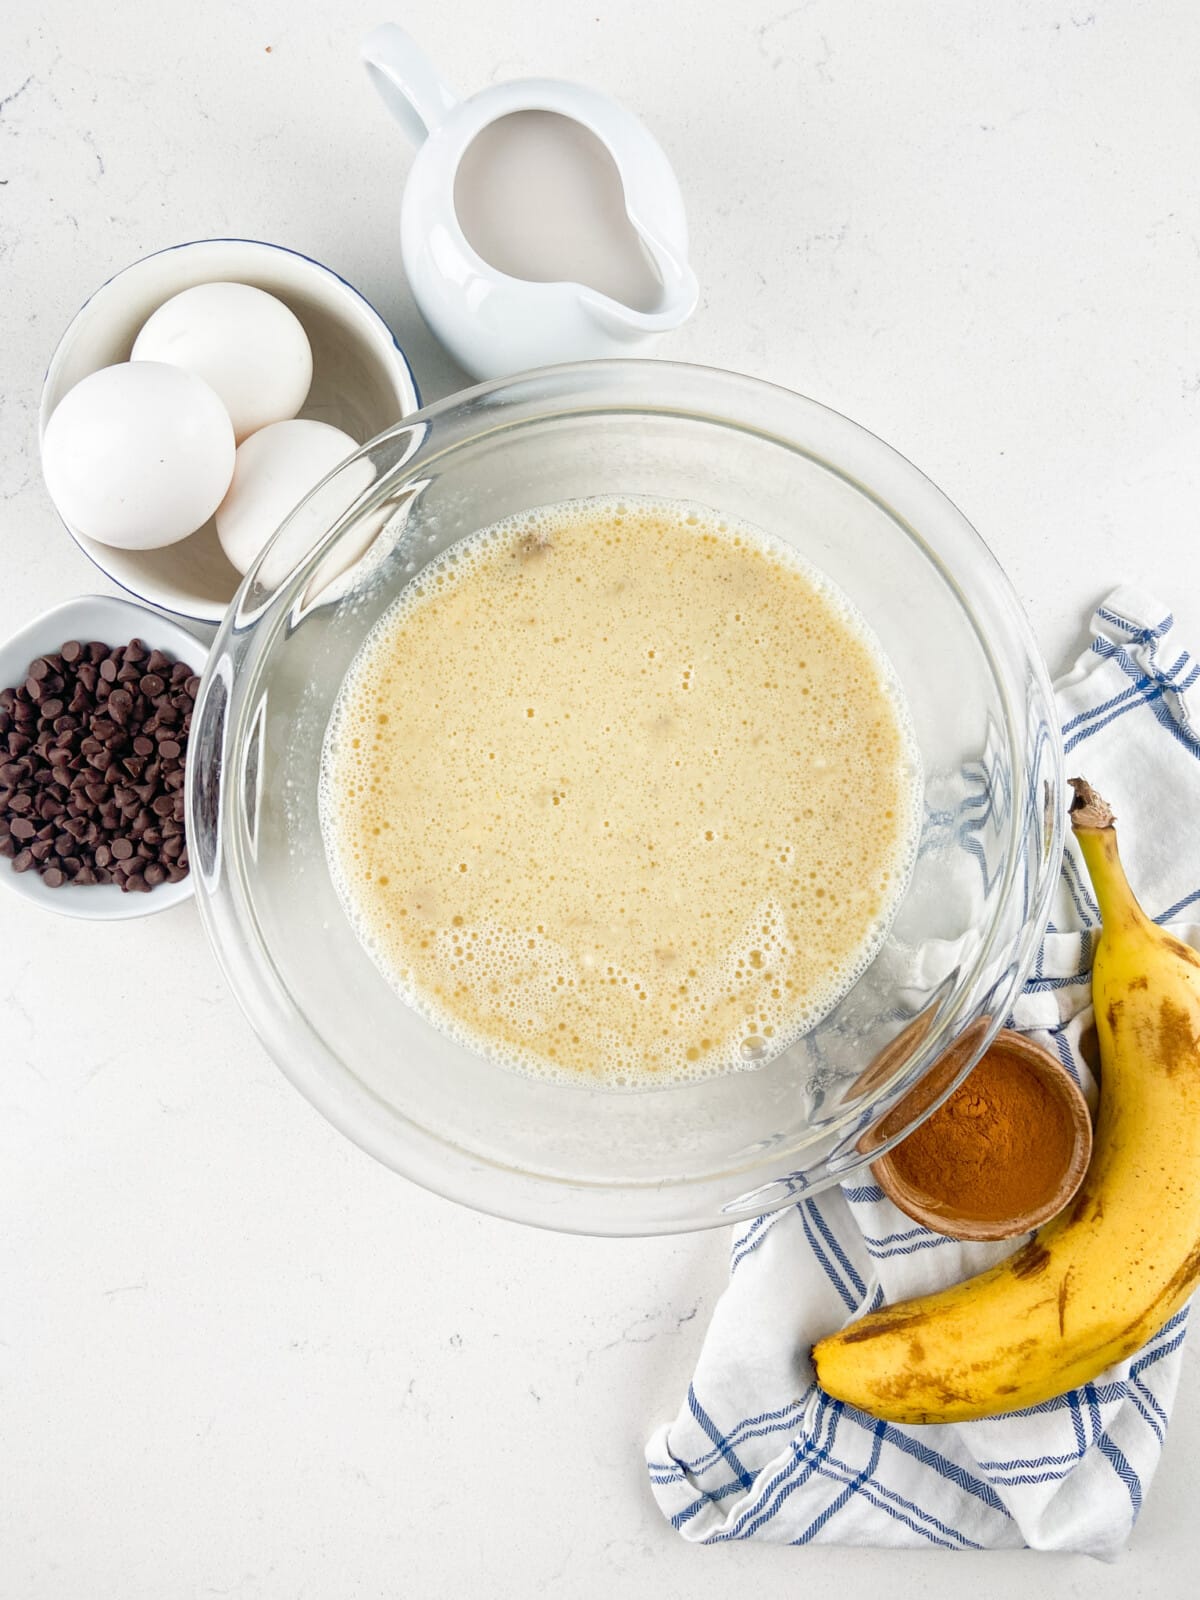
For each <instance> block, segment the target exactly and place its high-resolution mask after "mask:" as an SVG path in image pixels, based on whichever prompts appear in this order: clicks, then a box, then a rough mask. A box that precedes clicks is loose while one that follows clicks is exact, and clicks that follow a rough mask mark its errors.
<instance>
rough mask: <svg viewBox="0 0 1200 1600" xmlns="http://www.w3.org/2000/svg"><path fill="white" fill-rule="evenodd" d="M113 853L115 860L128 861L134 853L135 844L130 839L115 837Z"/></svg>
mask: <svg viewBox="0 0 1200 1600" xmlns="http://www.w3.org/2000/svg"><path fill="white" fill-rule="evenodd" d="M112 853H113V859H114V861H128V860H129V858H130V856H131V855H132V854H133V846H132V845H131V844H130V842H129V840H128V839H123V838H122V839H114V840H113V843H112Z"/></svg>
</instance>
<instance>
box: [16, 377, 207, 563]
mask: <svg viewBox="0 0 1200 1600" xmlns="http://www.w3.org/2000/svg"><path fill="white" fill-rule="evenodd" d="M234 449H235V446H234V439H233V428H232V426H231V425H230V421H229V413H228V412H227V411H226V410H225V407H224V406H223V405H222V404H221V402H220V400H218V398H217V396H216V395H215V394H214V393H213V391H212V389H210V388H209V386H208V384H207V383H205V382H204V380H203V379H202V378H197V377H196V376H195V374H194V373H191V372H184V371H183V369H182V368H181V367H169V366H164V365H163V364H162V363H160V362H157V361H138V362H128V361H126V362H122V363H121V364H120V365H119V366H115V367H102V368H101V369H100V371H99V372H93V373H92V374H91V375H90V376H89V377H86V378H84V379H83V380H82V381H81V382H79V383H77V384H76V385H75V387H74V388H73V389H71V390H70V391H69V392H68V393H67V394H65V395H64V396H63V398H62V400H61V401H60V402H59V404H58V406H57V407H56V408H55V410H54V414H53V415H52V416H51V418H50V421H49V422H48V423H47V424H46V432H45V435H44V437H43V439H42V473H43V475H44V477H45V479H46V488H47V489H48V490H49V491H50V498H51V499H52V500H53V501H54V504H55V505H56V506H57V508H58V511H59V514H60V515H61V517H62V518H63V520H64V521H65V522H67V523H68V524H69V525H70V526H71V527H72V528H73V529H74V530H75V531H76V533H82V534H84V535H85V536H86V537H87V538H89V539H96V540H98V541H99V542H100V543H101V544H109V545H115V546H116V547H117V548H118V549H121V550H154V549H157V548H158V546H160V545H166V544H175V543H176V542H177V541H178V540H180V539H186V538H187V536H188V534H189V533H195V531H196V529H197V528H200V527H203V525H204V524H205V523H206V522H207V521H208V519H209V517H211V516H212V514H213V512H214V511H215V510H216V508H217V506H218V505H219V504H220V501H221V498H222V496H223V495H224V493H225V491H226V489H228V487H229V480H230V478H231V477H232V475H233V464H234Z"/></svg>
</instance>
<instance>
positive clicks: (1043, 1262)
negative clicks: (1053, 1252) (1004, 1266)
mask: <svg viewBox="0 0 1200 1600" xmlns="http://www.w3.org/2000/svg"><path fill="white" fill-rule="evenodd" d="M1049 1264H1050V1252H1049V1250H1047V1249H1046V1246H1045V1245H1044V1244H1041V1243H1040V1242H1039V1241H1038V1240H1037V1239H1036V1238H1033V1239H1031V1240H1030V1241H1029V1243H1028V1244H1027V1245H1025V1246H1024V1247H1023V1248H1022V1249H1020V1250H1018V1251H1017V1253H1016V1255H1015V1256H1013V1257H1012V1259H1011V1261H1010V1263H1009V1270H1010V1271H1011V1272H1012V1275H1013V1277H1014V1278H1035V1277H1036V1276H1037V1275H1038V1273H1039V1272H1045V1270H1046V1268H1047V1266H1048V1265H1049Z"/></svg>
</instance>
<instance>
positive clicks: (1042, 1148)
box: [891, 1051, 1074, 1221]
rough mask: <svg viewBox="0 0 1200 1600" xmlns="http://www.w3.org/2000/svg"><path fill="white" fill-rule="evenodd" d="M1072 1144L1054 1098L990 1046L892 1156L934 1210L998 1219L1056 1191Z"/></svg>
mask: <svg viewBox="0 0 1200 1600" xmlns="http://www.w3.org/2000/svg"><path fill="white" fill-rule="evenodd" d="M1073 1144H1074V1132H1073V1128H1072V1125H1071V1121H1070V1118H1069V1115H1068V1112H1067V1109H1066V1107H1065V1106H1064V1105H1063V1103H1062V1101H1061V1100H1060V1099H1059V1097H1058V1096H1056V1095H1055V1094H1054V1093H1053V1092H1052V1091H1051V1090H1050V1088H1048V1087H1047V1085H1046V1084H1045V1083H1044V1082H1043V1081H1042V1079H1041V1078H1040V1077H1039V1076H1038V1075H1037V1074H1036V1073H1034V1072H1031V1071H1030V1070H1029V1068H1028V1067H1027V1066H1025V1065H1024V1064H1023V1063H1022V1062H1021V1061H1020V1060H1017V1059H1014V1058H1013V1057H1011V1056H1009V1055H1008V1054H1006V1053H1004V1052H1002V1051H995V1052H992V1051H989V1052H988V1053H987V1054H986V1055H985V1056H984V1057H983V1059H982V1060H981V1061H980V1062H979V1064H978V1065H977V1066H976V1067H975V1069H974V1071H973V1072H972V1073H971V1075H970V1076H969V1077H968V1078H967V1080H966V1081H965V1082H964V1083H962V1084H960V1085H959V1087H958V1088H957V1089H956V1090H955V1091H954V1093H953V1094H952V1095H951V1096H950V1098H949V1099H948V1100H946V1101H945V1102H944V1103H943V1104H942V1105H941V1106H939V1107H938V1109H937V1110H936V1111H935V1112H934V1113H933V1115H932V1116H930V1117H928V1118H927V1119H926V1120H925V1121H924V1122H923V1123H922V1124H921V1126H920V1127H919V1128H917V1129H916V1131H915V1132H914V1133H911V1134H909V1136H908V1138H907V1139H905V1140H904V1141H903V1142H902V1143H901V1144H898V1145H897V1146H896V1147H895V1149H894V1150H893V1151H892V1155H891V1160H892V1167H893V1170H894V1171H895V1173H896V1175H897V1176H898V1177H899V1178H901V1179H902V1180H903V1182H904V1183H906V1184H908V1185H909V1186H910V1187H911V1188H912V1189H914V1190H916V1191H917V1192H918V1193H920V1194H921V1195H922V1196H927V1197H928V1198H929V1199H930V1200H932V1201H937V1202H938V1203H939V1204H938V1209H939V1210H945V1211H950V1212H958V1213H960V1214H961V1215H963V1216H967V1217H972V1218H977V1219H979V1220H981V1221H993V1220H997V1221H998V1220H1000V1219H1003V1218H1005V1217H1011V1216H1017V1215H1019V1214H1021V1213H1022V1212H1025V1211H1028V1210H1030V1209H1032V1208H1034V1207H1036V1206H1037V1205H1038V1204H1039V1203H1040V1202H1043V1201H1045V1200H1048V1199H1049V1198H1050V1197H1051V1196H1052V1195H1053V1194H1054V1193H1055V1191H1056V1189H1057V1188H1058V1186H1059V1184H1060V1182H1061V1180H1062V1176H1063V1173H1064V1171H1065V1170H1066V1168H1067V1166H1068V1165H1069V1164H1070V1160H1071V1154H1072V1149H1073Z"/></svg>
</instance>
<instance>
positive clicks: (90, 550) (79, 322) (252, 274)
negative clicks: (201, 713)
mask: <svg viewBox="0 0 1200 1600" xmlns="http://www.w3.org/2000/svg"><path fill="white" fill-rule="evenodd" d="M230 282H232V283H248V284H251V285H253V287H254V288H256V289H265V290H266V291H267V293H268V294H273V295H275V296H276V297H277V298H278V299H280V300H282V301H283V302H284V304H285V305H287V306H289V307H290V308H291V310H292V311H294V312H295V314H296V316H297V317H298V318H299V319H300V322H301V324H302V326H303V328H304V331H305V333H307V334H308V339H309V343H310V344H311V346H312V353H313V381H312V388H311V390H310V391H309V395H308V399H307V400H306V401H305V403H304V408H303V410H302V411H301V412H300V415H301V416H302V417H314V418H316V419H317V420H318V421H319V422H328V423H331V424H332V425H333V426H334V427H335V428H341V429H342V430H343V432H345V433H348V434H349V435H350V436H351V438H353V439H356V440H357V441H358V443H359V444H365V443H366V442H367V440H368V439H373V438H374V437H375V435H376V434H377V433H382V432H383V430H384V429H385V428H390V427H391V426H392V425H393V424H394V423H396V422H399V421H400V420H401V418H402V417H406V416H408V415H409V414H410V413H411V412H413V411H416V410H417V409H418V407H419V406H420V403H421V402H420V397H419V396H418V394H417V386H416V384H415V383H414V381H413V376H412V372H411V370H410V368H409V365H408V361H407V360H406V359H405V355H404V352H403V351H402V350H401V349H400V346H399V345H398V344H397V343H396V340H395V337H394V335H393V334H392V331H391V329H390V328H389V327H388V325H387V323H386V322H385V321H384V320H383V318H382V317H381V316H380V315H379V313H378V312H377V311H376V310H374V308H373V307H372V306H371V305H369V304H368V303H367V301H366V300H364V299H363V297H362V295H360V294H359V292H358V290H357V289H355V288H353V287H352V286H351V285H350V284H348V283H347V282H346V280H345V279H344V278H339V277H338V275H337V273H336V272H332V271H331V270H330V269H329V268H328V267H324V266H322V265H321V263H320V262H319V261H313V260H312V259H311V258H310V257H309V256H304V255H301V254H300V253H299V252H298V251H296V250H288V249H286V248H285V247H284V246H282V245H276V244H265V243H262V242H260V241H258V240H254V239H198V240H194V241H193V242H192V243H190V244H178V245H173V246H172V247H171V248H170V249H167V250H159V251H158V252H157V253H156V254H154V255H151V256H146V257H144V258H143V259H142V260H141V261H136V262H134V264H133V265H132V266H130V267H126V268H125V270H124V271H123V272H118V273H117V275H116V277H115V278H110V279H109V280H108V282H107V283H106V284H105V285H104V286H103V287H102V288H100V289H97V291H96V293H95V294H94V295H93V296H92V297H91V299H90V300H88V301H87V302H86V304H85V305H84V306H83V307H82V308H81V309H80V310H79V311H78V312H77V313H76V315H75V318H74V320H73V321H72V323H71V325H70V327H69V328H68V329H67V331H66V333H64V334H63V336H62V339H61V340H60V342H59V345H58V349H57V350H56V351H55V352H54V355H53V357H52V358H51V361H50V366H49V369H48V370H47V372H46V381H45V383H44V385H43V386H42V402H41V409H40V411H39V414H38V439H39V442H40V440H41V438H42V436H43V435H44V433H45V431H46V424H47V422H49V420H50V416H51V413H52V412H53V410H54V408H55V406H57V405H58V403H59V401H60V400H61V399H62V398H63V396H64V395H65V394H66V393H67V391H68V390H69V389H73V388H74V386H75V385H76V384H77V383H78V382H79V381H80V379H82V378H86V377H87V376H88V375H89V373H92V372H96V371H98V370H99V369H100V368H101V367H108V366H112V365H113V363H114V362H117V361H127V360H128V359H129V352H130V350H131V349H132V348H133V341H134V339H135V338H136V337H137V335H138V333H139V331H140V330H141V327H142V324H143V323H144V322H145V321H146V319H147V317H149V315H150V313H151V312H152V311H156V310H157V309H158V307H159V306H160V305H162V303H163V302H164V301H165V300H169V299H170V298H171V296H172V295H176V294H178V293H179V292H180V291H181V290H183V289H190V288H192V287H193V286H194V285H195V284H198V283H230ZM64 526H65V527H66V528H67V532H68V533H69V534H70V535H71V537H72V538H73V539H74V540H75V542H76V544H77V545H78V546H79V548H80V549H81V550H82V551H83V552H84V554H85V555H87V556H89V557H90V558H91V560H92V561H94V562H95V564H96V565H97V566H98V567H99V568H100V570H101V572H103V573H105V574H106V575H107V576H108V577H110V578H111V579H112V580H113V582H114V583H117V584H119V585H120V586H121V588H122V589H127V590H128V591H129V592H130V593H131V594H133V595H136V596H137V597H138V598H139V599H141V600H146V601H148V602H149V603H150V604H151V605H154V606H159V607H161V609H162V610H164V611H170V612H174V613H175V614H176V615H177V616H182V617H187V618H189V619H190V620H191V621H195V622H206V623H214V624H215V623H217V622H219V621H220V620H221V617H222V615H223V614H224V611H225V607H226V606H227V605H228V604H229V602H230V601H231V600H232V599H233V596H234V594H235V593H236V592H237V588H238V585H239V584H240V583H241V581H242V580H241V575H240V574H239V573H238V572H236V571H235V570H234V568H233V567H232V566H231V565H230V563H229V561H228V560H227V559H226V557H225V553H224V551H223V550H222V549H221V546H220V543H219V541H218V539H217V530H216V524H215V523H214V522H213V521H212V519H211V518H210V519H209V521H208V522H207V523H205V525H204V527H203V528H201V529H199V530H198V531H197V532H196V533H194V534H192V535H191V536H190V537H189V538H187V539H184V540H182V541H181V542H180V543H179V544H174V545H169V546H167V547H166V548H165V549H162V550H115V549H113V548H112V547H111V546H109V545H103V544H98V543H97V542H96V541H95V540H94V539H88V538H86V537H85V536H84V535H83V534H81V533H80V532H79V531H78V530H77V529H75V528H72V527H71V526H70V524H69V523H64Z"/></svg>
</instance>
